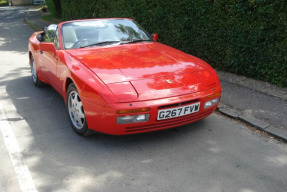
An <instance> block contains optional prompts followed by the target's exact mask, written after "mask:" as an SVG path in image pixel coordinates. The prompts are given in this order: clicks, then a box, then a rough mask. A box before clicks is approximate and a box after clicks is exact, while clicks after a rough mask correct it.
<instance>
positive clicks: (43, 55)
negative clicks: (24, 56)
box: [39, 28, 62, 94]
mask: <svg viewBox="0 0 287 192" xmlns="http://www.w3.org/2000/svg"><path fill="white" fill-rule="evenodd" d="M45 42H51V43H53V44H54V46H55V48H56V51H55V52H53V51H43V50H40V56H39V63H40V65H41V68H42V72H43V74H44V76H45V77H46V78H47V79H48V81H49V83H50V85H51V86H53V87H54V88H55V89H56V90H57V91H58V92H59V93H60V94H62V88H61V85H60V79H59V78H58V76H57V65H58V61H59V57H58V52H59V48H60V47H59V33H58V28H57V29H56V31H55V35H54V37H53V38H51V37H49V38H46V39H45Z"/></svg>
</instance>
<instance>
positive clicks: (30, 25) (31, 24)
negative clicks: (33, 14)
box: [24, 18, 42, 31]
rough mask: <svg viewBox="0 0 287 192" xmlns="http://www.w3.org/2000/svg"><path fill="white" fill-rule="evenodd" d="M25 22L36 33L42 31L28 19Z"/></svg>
mask: <svg viewBox="0 0 287 192" xmlns="http://www.w3.org/2000/svg"><path fill="white" fill-rule="evenodd" d="M24 22H25V23H26V24H27V25H28V26H29V27H31V28H32V29H33V30H34V31H42V28H41V27H40V26H39V25H37V24H34V23H31V22H29V21H28V20H27V18H25V19H24Z"/></svg>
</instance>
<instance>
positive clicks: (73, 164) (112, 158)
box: [6, 76, 207, 191]
mask: <svg viewBox="0 0 287 192" xmlns="http://www.w3.org/2000/svg"><path fill="white" fill-rule="evenodd" d="M6 91H7V93H8V95H9V98H10V99H11V100H12V102H13V104H14V105H15V107H16V110H17V113H18V114H19V115H20V116H21V117H22V118H23V119H24V120H25V121H26V123H27V124H28V126H29V127H30V129H31V134H32V135H30V137H33V140H34V142H33V143H31V145H30V147H29V149H25V151H26V152H25V153H24V156H25V158H26V159H35V158H36V159H37V158H39V156H40V157H41V158H40V159H38V160H37V163H34V165H33V167H31V169H32V170H33V172H37V174H39V175H41V176H40V178H42V179H45V181H46V182H45V184H43V186H42V187H41V188H40V189H39V190H40V191H50V190H55V187H56V186H57V185H58V186H57V188H58V189H63V188H66V187H67V186H66V187H65V186H62V184H64V183H65V182H62V181H57V179H56V178H54V176H55V175H60V176H61V177H63V178H71V175H77V174H78V175H79V174H81V172H82V171H83V170H82V171H80V170H77V171H75V170H74V169H75V168H77V167H81V168H82V169H84V170H85V171H84V172H85V174H87V173H89V172H90V171H91V170H92V172H91V173H90V174H91V175H90V177H91V178H90V179H91V180H94V179H95V178H97V176H98V177H99V178H102V177H111V178H116V179H117V182H119V183H120V181H121V180H118V178H117V177H118V176H119V175H121V176H120V177H121V178H122V177H124V175H125V169H126V168H128V167H127V166H128V165H127V164H126V163H125V162H131V163H133V164H134V163H136V162H137V163H140V164H149V162H150V161H152V160H153V158H154V157H153V155H157V153H158V152H159V151H160V150H162V149H163V151H162V152H163V153H169V150H170V147H169V148H168V149H165V147H164V146H165V145H166V146H171V145H173V146H177V143H178V142H185V141H186V139H192V138H193V137H196V132H200V131H207V130H204V129H202V127H204V124H205V120H202V121H199V122H196V123H193V124H190V125H187V126H182V127H179V128H175V129H169V130H165V131H159V132H152V133H146V134H138V135H129V136H110V135H104V134H102V135H94V136H91V137H88V138H84V137H81V136H78V135H77V134H76V133H74V132H73V131H72V128H71V127H70V124H69V121H68V116H67V113H66V108H65V105H64V101H63V99H62V97H61V96H60V95H59V94H57V93H56V91H54V90H53V89H52V88H51V87H49V86H47V87H41V88H37V87H35V86H33V85H32V80H31V77H30V76H26V77H20V78H17V79H15V80H11V81H8V82H7V85H6ZM15 120H21V119H13V118H11V121H15ZM19 129H20V127H19ZM20 132H21V131H20ZM23 134H25V135H27V132H26V133H23ZM18 136H19V137H21V135H18ZM172 148H173V150H174V149H175V147H172ZM139 151H141V152H142V153H139ZM39 153H40V154H39ZM144 154H145V155H144ZM134 160H136V161H134ZM137 163H136V164H137ZM53 166H56V167H55V168H53V169H52V170H53V172H51V170H50V169H51V168H50V167H53ZM82 166H83V167H82ZM122 166H123V167H122ZM68 167H70V169H69V168H68ZM90 167H92V168H90ZM151 177H153V176H151ZM51 183H58V184H57V185H56V186H52V185H51ZM53 187H54V188H53ZM70 187H71V186H70ZM86 187H87V188H82V189H81V191H82V190H84V191H85V190H91V189H92V188H90V187H93V186H92V185H90V184H87V185H86ZM93 189H94V188H93Z"/></svg>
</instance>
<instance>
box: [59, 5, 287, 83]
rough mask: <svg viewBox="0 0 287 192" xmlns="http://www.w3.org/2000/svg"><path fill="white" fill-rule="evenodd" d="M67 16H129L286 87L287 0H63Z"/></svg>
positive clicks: (237, 69) (205, 55) (219, 63)
mask: <svg viewBox="0 0 287 192" xmlns="http://www.w3.org/2000/svg"><path fill="white" fill-rule="evenodd" d="M61 7H62V10H61V14H62V19H64V20H70V19H80V18H103V17H129V18H133V19H135V20H136V21H137V22H138V23H140V25H142V26H143V27H144V28H145V29H147V31H149V32H150V33H159V37H160V38H159V41H160V42H162V43H165V44H167V45H170V46H173V47H176V48H178V49H180V50H182V51H185V52H187V53H190V54H192V55H195V56H197V57H199V58H202V59H204V60H205V61H207V62H208V63H210V64H211V65H212V66H213V67H215V68H217V69H219V70H224V71H228V72H233V73H236V74H239V75H245V76H247V77H252V78H255V79H259V80H263V81H267V82H271V83H273V84H277V85H279V86H286V87H287V38H286V37H287V35H286V34H287V2H286V0H134V1H130V0H117V1H112V0H81V1H79V0H61Z"/></svg>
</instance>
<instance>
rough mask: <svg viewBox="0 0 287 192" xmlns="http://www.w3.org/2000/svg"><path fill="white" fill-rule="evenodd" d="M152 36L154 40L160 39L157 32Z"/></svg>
mask: <svg viewBox="0 0 287 192" xmlns="http://www.w3.org/2000/svg"><path fill="white" fill-rule="evenodd" d="M151 36H152V38H153V40H154V41H157V40H158V34H157V33H154V34H151Z"/></svg>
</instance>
